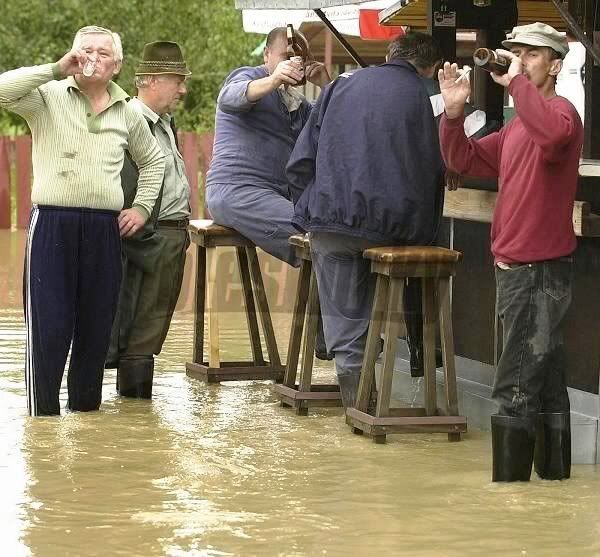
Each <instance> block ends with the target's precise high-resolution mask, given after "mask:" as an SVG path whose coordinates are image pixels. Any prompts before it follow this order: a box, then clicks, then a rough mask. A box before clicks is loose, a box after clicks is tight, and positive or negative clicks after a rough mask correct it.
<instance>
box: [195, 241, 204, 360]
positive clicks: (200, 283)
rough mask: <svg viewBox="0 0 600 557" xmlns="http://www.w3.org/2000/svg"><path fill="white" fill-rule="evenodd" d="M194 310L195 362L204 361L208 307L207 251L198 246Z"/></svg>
mask: <svg viewBox="0 0 600 557" xmlns="http://www.w3.org/2000/svg"><path fill="white" fill-rule="evenodd" d="M194 305H195V308H194V353H193V356H192V358H193V361H194V362H195V363H197V364H198V363H201V362H203V361H204V311H205V306H206V250H205V249H204V248H203V247H202V246H196V299H195V304H194Z"/></svg>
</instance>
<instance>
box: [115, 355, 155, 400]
mask: <svg viewBox="0 0 600 557" xmlns="http://www.w3.org/2000/svg"><path fill="white" fill-rule="evenodd" d="M153 377H154V358H152V356H149V357H140V358H121V361H120V362H119V369H118V370H117V392H118V393H119V394H120V395H121V396H126V397H131V398H152V379H153Z"/></svg>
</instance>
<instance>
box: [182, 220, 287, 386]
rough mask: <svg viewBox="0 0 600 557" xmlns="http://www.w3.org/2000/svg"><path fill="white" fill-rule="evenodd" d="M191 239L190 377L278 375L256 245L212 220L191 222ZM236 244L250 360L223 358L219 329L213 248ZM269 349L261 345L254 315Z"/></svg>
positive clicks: (231, 378)
mask: <svg viewBox="0 0 600 557" xmlns="http://www.w3.org/2000/svg"><path fill="white" fill-rule="evenodd" d="M190 232H191V238H192V242H193V243H195V244H196V247H197V275H196V304H195V315H194V353H193V362H188V363H187V364H186V370H187V374H188V375H189V376H190V377H195V378H198V379H202V380H204V381H206V382H208V383H216V382H219V381H236V380H248V379H274V380H281V379H282V377H283V373H284V367H283V366H282V365H281V360H280V358H279V351H278V349H277V342H276V340H275V332H274V329H273V323H272V321H271V314H270V311H269V303H268V301H267V296H266V293H265V287H264V283H263V279H262V274H261V271H260V266H259V262H258V256H257V254H256V248H255V246H254V244H252V243H251V242H250V241H249V240H247V239H246V238H244V237H243V236H240V235H239V234H237V233H236V232H235V231H233V230H231V229H228V228H225V227H221V226H218V225H214V224H213V223H212V221H192V222H191V223H190ZM218 247H235V250H236V259H237V264H238V269H239V273H240V282H241V286H242V294H243V298H244V306H245V313H246V322H247V325H248V334H249V336H250V348H251V350H252V361H221V355H220V347H221V342H220V332H219V316H220V312H219V286H220V285H221V284H222V281H220V279H219V276H218V272H217V271H218V270H217V248H218ZM205 314H207V317H208V319H207V320H208V350H207V352H208V354H207V356H208V361H207V362H206V361H204V332H205V331H204V316H205ZM257 314H258V318H259V319H260V323H261V325H262V330H263V336H264V341H265V345H266V348H267V353H268V358H269V359H268V361H265V359H264V356H263V351H262V345H261V338H260V329H259V324H258V318H257Z"/></svg>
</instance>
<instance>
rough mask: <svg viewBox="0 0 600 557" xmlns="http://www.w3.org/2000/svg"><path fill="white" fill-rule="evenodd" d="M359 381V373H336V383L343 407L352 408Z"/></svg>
mask: <svg viewBox="0 0 600 557" xmlns="http://www.w3.org/2000/svg"><path fill="white" fill-rule="evenodd" d="M359 381H360V375H349V374H345V375H338V385H339V386H340V394H341V395H342V404H343V405H344V409H346V408H354V405H355V404H356V394H357V393H358V383H359Z"/></svg>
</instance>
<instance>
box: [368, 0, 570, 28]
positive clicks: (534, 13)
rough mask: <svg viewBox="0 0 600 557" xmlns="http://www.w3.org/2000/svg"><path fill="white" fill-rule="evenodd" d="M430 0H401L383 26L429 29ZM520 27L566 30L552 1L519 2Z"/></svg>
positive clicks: (385, 12) (384, 13)
mask: <svg viewBox="0 0 600 557" xmlns="http://www.w3.org/2000/svg"><path fill="white" fill-rule="evenodd" d="M428 4H429V2H428V0H399V1H398V2H396V3H395V4H393V5H392V6H390V7H389V8H387V9H386V10H382V11H381V12H380V14H379V22H380V24H381V25H395V26H397V25H410V26H411V27H412V28H414V29H415V30H416V29H426V28H427V7H428ZM518 10H519V23H518V24H519V25H527V24H529V23H535V22H536V21H543V22H544V23H547V24H548V25H552V27H554V28H556V29H558V30H559V31H565V30H566V23H565V22H564V21H563V19H562V17H561V15H560V13H559V12H558V10H557V9H556V8H555V7H554V6H553V5H552V2H551V1H550V0H519V2H518Z"/></svg>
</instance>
